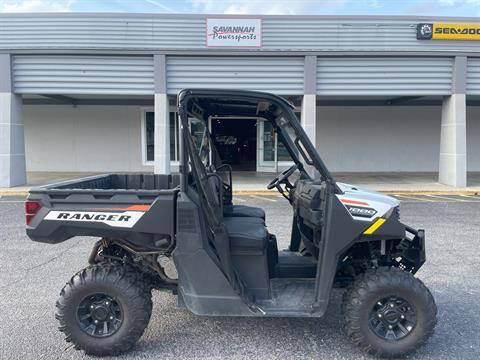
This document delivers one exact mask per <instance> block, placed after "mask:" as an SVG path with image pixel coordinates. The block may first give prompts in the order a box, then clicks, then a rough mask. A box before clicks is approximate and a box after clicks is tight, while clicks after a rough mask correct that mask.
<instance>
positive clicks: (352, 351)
mask: <svg viewBox="0 0 480 360" xmlns="http://www.w3.org/2000/svg"><path fill="white" fill-rule="evenodd" d="M450 290H452V289H450ZM342 294H343V291H341V290H335V291H334V294H333V295H332V297H331V299H330V305H329V307H328V310H327V313H326V315H325V316H324V317H323V318H321V319H316V318H246V317H204V316H195V315H193V314H190V313H189V312H188V311H187V310H180V309H176V308H175V299H174V297H173V296H170V295H168V296H162V297H163V299H162V300H163V301H164V302H163V303H162V304H159V303H158V302H157V301H155V306H154V313H153V316H152V321H151V323H150V326H149V328H148V330H147V332H146V333H145V335H144V337H143V338H142V339H141V340H140V342H139V343H138V345H137V346H136V347H135V349H134V350H133V352H131V353H130V354H127V355H125V358H131V357H135V358H137V357H138V358H144V359H149V358H162V359H173V358H175V359H179V358H184V359H194V358H195V359H197V358H208V359H211V358H217V359H220V358H221V359H225V358H229V359H242V358H248V359H253V358H262V359H280V358H282V359H286V358H288V359H314V358H315V359H318V358H323V359H370V358H372V357H370V356H367V355H365V354H363V353H362V352H361V351H360V350H359V349H358V348H357V347H356V346H354V345H353V344H352V343H351V342H350V341H349V340H348V339H347V337H346V336H345V334H344V333H343V331H342V329H341V325H342V321H341V309H340V305H341V300H342ZM454 294H457V296H455V295H454ZM460 294H461V291H459V292H453V293H452V292H450V291H449V292H448V293H443V294H442V296H440V297H439V298H438V299H437V305H438V309H439V313H438V319H439V323H438V325H437V328H436V332H435V334H434V336H433V337H432V338H431V339H430V340H429V342H428V343H427V344H426V346H424V347H422V348H421V349H420V350H419V351H418V352H416V353H415V354H413V355H411V356H409V358H415V359H418V358H421V359H439V358H452V357H457V355H458V357H459V358H462V359H477V358H478V351H479V345H480V340H479V339H478V336H477V332H476V331H470V332H466V331H463V329H464V327H465V326H468V328H470V329H474V328H475V326H476V325H475V320H474V319H475V311H474V309H473V308H472V309H470V310H468V309H466V308H465V304H464V302H463V301H462V299H461V298H460V297H458V295H460ZM452 295H453V296H452ZM155 300H160V299H155ZM165 300H166V301H165ZM468 319H470V320H468ZM465 321H467V323H465ZM452 329H454V330H453V332H452ZM459 348H461V349H462V353H461V354H458V353H456V352H455V353H453V352H452V351H453V349H459Z"/></svg>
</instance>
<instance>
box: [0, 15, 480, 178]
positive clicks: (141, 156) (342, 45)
mask: <svg viewBox="0 0 480 360" xmlns="http://www.w3.org/2000/svg"><path fill="white" fill-rule="evenodd" d="M0 23H1V24H2V26H0V187H9V186H16V185H21V184H24V183H25V182H26V172H27V171H32V172H33V171H42V172H43V171H52V172H137V171H152V172H155V173H170V172H172V171H176V170H177V169H178V157H179V154H178V148H179V146H178V145H179V144H178V142H179V137H178V133H179V124H178V119H177V117H176V113H175V111H176V110H175V102H176V95H177V94H178V91H179V90H180V89H182V88H195V87H202V88H217V89H249V90H259V91H267V92H272V93H275V94H279V95H282V96H285V97H286V98H288V99H289V100H290V101H292V102H293V103H294V104H295V105H296V106H297V111H298V115H299V118H300V119H301V121H302V125H303V126H304V128H305V129H306V130H307V133H308V134H309V136H310V138H311V139H312V141H313V142H314V143H315V145H316V146H317V148H318V149H319V151H320V152H321V155H322V157H323V158H324V160H325V162H326V164H327V166H328V167H329V168H330V169H331V170H332V171H334V172H438V176H439V181H440V182H441V183H444V184H447V185H452V186H458V187H463V186H466V183H467V173H468V172H478V171H480V157H479V156H478V154H479V153H480V42H479V41H478V39H477V37H476V35H478V34H480V30H478V34H477V33H476V30H475V29H479V28H480V21H479V20H478V19H466V18H455V19H453V18H447V19H445V18H441V19H436V18H423V17H421V18H412V17H408V18H407V17H325V16H233V17H226V16H218V15H211V16H210V15H163V14H155V15H150V14H1V15H0ZM425 25H427V30H428V26H430V30H432V32H433V33H434V34H435V33H436V29H438V28H439V27H440V26H444V27H445V28H448V29H451V28H453V29H455V28H456V26H457V25H458V29H460V30H461V29H464V28H466V29H467V31H466V35H464V36H463V35H461V33H462V31H459V33H460V34H458V36H457V35H456V36H454V37H451V38H449V36H450V35H448V36H446V37H447V38H448V39H443V38H441V36H440V38H439V39H436V38H435V36H436V35H433V36H432V37H431V38H429V36H431V34H428V31H427V33H426V38H425V39H422V36H424V35H425ZM472 29H473V30H472ZM469 31H470V32H471V34H470V35H471V36H470V35H469V34H468V32H469ZM478 37H480V35H479V36H478ZM238 120H242V119H238ZM244 120H250V121H249V122H248V124H249V126H250V125H251V126H252V127H254V128H255V129H254V130H253V133H251V134H250V135H248V134H247V135H245V136H250V137H253V138H254V139H253V140H252V141H250V140H249V141H250V143H248V141H247V140H245V142H241V141H240V140H239V139H241V138H240V135H238V136H237V137H236V138H235V136H236V134H235V132H234V131H232V133H231V134H230V133H221V134H220V131H221V130H220V128H221V123H222V122H224V121H230V120H227V119H212V120H211V121H212V124H211V126H212V127H213V128H214V129H213V132H215V131H216V130H215V127H216V126H217V127H218V129H217V131H218V134H220V135H221V136H220V135H219V136H218V139H228V138H230V137H233V138H235V139H236V140H234V141H237V140H238V143H237V144H238V146H239V147H240V145H241V146H250V148H251V149H250V152H249V155H248V159H249V160H250V161H253V162H252V166H253V168H249V169H253V170H256V171H277V170H278V169H279V168H282V167H283V166H285V165H286V164H288V160H289V159H288V157H286V155H285V153H284V151H283V148H282V146H281V144H278V142H277V139H276V136H275V134H274V133H273V132H272V131H271V129H269V128H267V127H268V126H267V125H266V124H264V123H263V121H262V120H261V119H244ZM232 124H233V123H232ZM245 124H247V122H245ZM225 128H226V129H229V127H228V126H227V127H225ZM230 128H231V129H233V128H234V126H231V127H230ZM222 131H223V130H222ZM225 131H226V130H225ZM229 131H230V130H229ZM242 141H243V140H242ZM225 144H227V142H225ZM242 144H243V145H242ZM246 144H248V145H246ZM252 147H253V148H254V149H253V150H252ZM225 151H227V150H225ZM226 157H228V156H227V155H226ZM242 161H243V160H242Z"/></svg>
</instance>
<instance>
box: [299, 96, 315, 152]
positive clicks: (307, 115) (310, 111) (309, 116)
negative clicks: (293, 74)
mask: <svg viewBox="0 0 480 360" xmlns="http://www.w3.org/2000/svg"><path fill="white" fill-rule="evenodd" d="M301 122H302V126H303V128H304V129H305V132H306V133H307V135H308V137H309V138H310V141H311V142H312V144H313V145H314V146H315V147H317V141H316V137H317V96H316V95H312V94H306V95H303V100H302V115H301Z"/></svg>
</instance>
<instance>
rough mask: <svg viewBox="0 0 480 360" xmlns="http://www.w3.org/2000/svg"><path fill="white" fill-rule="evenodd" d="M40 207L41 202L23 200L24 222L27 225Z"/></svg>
mask: <svg viewBox="0 0 480 360" xmlns="http://www.w3.org/2000/svg"><path fill="white" fill-rule="evenodd" d="M41 208H42V204H41V203H40V202H39V201H32V200H27V201H25V222H26V224H27V225H29V224H30V222H31V221H32V219H33V218H34V217H35V215H37V213H38V212H39V211H40V209H41Z"/></svg>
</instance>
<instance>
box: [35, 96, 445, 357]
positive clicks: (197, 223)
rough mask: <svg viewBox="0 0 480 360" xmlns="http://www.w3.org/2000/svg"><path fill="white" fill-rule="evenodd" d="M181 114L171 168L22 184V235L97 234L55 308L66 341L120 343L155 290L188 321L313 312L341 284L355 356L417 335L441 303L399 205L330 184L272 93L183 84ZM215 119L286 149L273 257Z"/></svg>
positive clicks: (135, 327) (138, 324)
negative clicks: (263, 128) (282, 207)
mask: <svg viewBox="0 0 480 360" xmlns="http://www.w3.org/2000/svg"><path fill="white" fill-rule="evenodd" d="M178 113H179V116H180V119H181V145H180V146H181V151H180V154H181V161H180V172H179V175H153V174H108V175H101V176H93V177H88V178H83V179H80V180H74V181H67V182H63V183H58V184H53V185H48V186H45V187H39V188H35V189H32V190H31V191H30V195H29V196H28V199H27V201H26V221H27V234H28V236H29V237H30V238H31V239H32V240H34V241H39V242H45V243H52V244H55V243H59V242H63V241H65V240H67V239H70V238H72V237H74V236H89V237H96V238H99V240H98V241H97V242H96V243H95V244H94V245H93V250H92V252H91V254H90V256H89V258H88V261H89V263H90V265H89V266H88V267H86V268H85V269H84V270H81V271H80V272H78V273H77V274H75V275H74V276H73V277H72V279H71V280H70V281H69V282H68V283H67V284H66V285H65V287H64V288H63V290H62V291H61V293H60V298H59V300H58V302H57V304H56V306H57V314H56V317H57V319H58V321H59V322H60V330H61V331H62V332H63V333H64V334H65V336H66V340H67V341H69V342H72V343H73V344H74V345H75V348H77V349H81V350H84V351H85V352H86V353H87V354H93V355H112V354H119V353H122V352H125V351H127V350H129V349H130V348H131V347H132V346H133V345H134V344H135V342H136V341H137V340H138V339H139V338H140V337H141V335H142V334H143V332H144V330H145V328H146V326H147V325H148V322H149V319H150V315H151V311H152V300H151V292H152V290H153V289H157V290H167V291H171V292H172V293H173V294H175V295H176V296H177V299H178V306H179V307H182V308H185V309H188V310H189V311H191V312H192V313H194V314H197V315H221V316H256V317H267V316H269V317H272V316H280V317H286V316H292V317H322V316H323V315H324V314H325V311H326V309H327V305H328V301H329V298H330V296H331V293H332V289H333V288H334V287H338V288H346V291H345V293H344V296H343V306H342V309H343V326H344V329H345V332H346V334H347V336H348V337H349V338H350V339H351V340H352V341H353V342H354V343H355V344H357V345H358V346H359V347H360V348H361V349H363V350H364V351H366V352H368V353H371V354H375V355H379V356H387V357H392V356H402V355H404V354H407V353H409V352H412V351H414V350H415V349H417V348H418V347H419V346H421V345H422V344H423V343H425V341H426V340H427V339H428V338H429V337H430V336H431V335H432V333H433V331H434V327H435V323H436V314H437V309H436V305H435V302H434V299H433V297H432V295H431V293H430V292H429V290H428V289H427V288H426V287H425V285H424V284H423V283H422V282H421V281H420V280H418V279H417V278H416V277H414V274H415V273H416V272H417V271H418V270H419V269H420V267H421V266H422V265H423V263H424V262H425V238H424V231H423V230H416V229H414V228H412V227H410V226H407V225H405V224H403V223H402V222H401V221H400V211H399V202H398V201H397V200H396V199H394V198H392V197H389V196H386V195H382V194H378V193H374V192H370V191H366V190H362V189H359V188H356V187H354V186H350V185H346V184H341V183H337V182H336V181H335V179H334V178H333V177H332V175H331V174H330V172H329V171H328V170H327V168H326V166H325V164H324V163H323V161H322V159H321V158H320V155H319V153H318V152H317V150H316V149H315V147H314V145H313V144H312V143H311V142H310V140H309V138H308V136H307V135H306V133H305V131H304V130H303V128H302V126H301V125H300V122H299V121H298V119H297V118H296V116H295V112H294V107H293V106H292V104H290V103H289V102H288V101H286V100H284V99H283V98H281V97H278V96H274V95H271V94H266V93H259V92H253V91H231V90H221V91H220V90H205V89H188V90H183V91H181V92H180V94H179V97H178ZM212 117H222V118H225V117H235V118H246V117H248V118H262V119H263V120H264V121H268V122H270V123H271V125H272V126H273V128H274V129H275V132H276V133H277V135H278V138H279V140H280V141H281V142H282V143H283V144H284V146H285V148H286V150H287V151H288V153H289V154H290V156H291V158H292V164H293V165H292V166H291V167H290V168H289V169H287V170H286V171H284V172H283V173H281V174H280V175H279V176H278V177H276V178H275V179H273V180H272V181H271V183H270V184H269V185H268V189H277V190H278V191H279V192H280V194H282V195H283V196H284V197H285V199H286V200H285V201H287V202H288V203H289V204H290V206H291V207H292V208H293V218H292V223H291V235H290V239H289V240H290V245H289V247H288V249H286V250H282V251H278V248H277V239H276V237H275V234H274V232H272V230H274V229H271V228H267V226H266V224H268V219H265V212H264V210H263V209H261V208H255V207H248V206H245V205H235V204H233V203H232V185H233V184H232V176H231V168H230V167H229V165H226V164H224V163H222V161H221V154H219V152H218V151H216V149H215V141H214V139H212V137H211V136H210V134H209V130H208V121H209V118H212ZM202 129H203V130H202ZM292 175H293V176H292ZM232 331H234V330H232ZM287 341H288V339H287Z"/></svg>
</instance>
